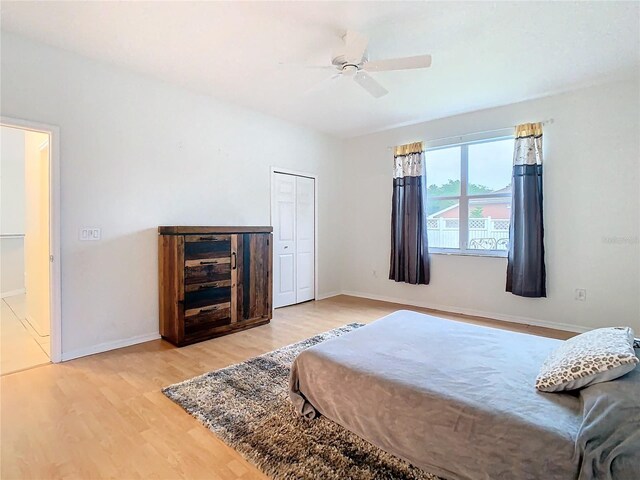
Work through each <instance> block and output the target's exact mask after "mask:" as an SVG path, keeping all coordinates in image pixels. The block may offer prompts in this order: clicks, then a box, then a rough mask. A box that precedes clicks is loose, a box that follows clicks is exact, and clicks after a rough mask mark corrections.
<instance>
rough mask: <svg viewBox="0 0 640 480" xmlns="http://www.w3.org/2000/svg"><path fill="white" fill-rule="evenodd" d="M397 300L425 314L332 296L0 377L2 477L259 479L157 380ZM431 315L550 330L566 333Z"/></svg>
mask: <svg viewBox="0 0 640 480" xmlns="http://www.w3.org/2000/svg"><path fill="white" fill-rule="evenodd" d="M400 308H406V309H410V310H416V311H423V312H426V313H430V312H428V311H426V310H425V309H420V308H414V307H405V306H400V305H397V304H391V303H385V302H378V301H372V300H364V299H358V298H353V297H345V296H339V297H334V298H330V299H327V300H321V301H318V302H308V303H305V304H301V305H296V306H292V307H287V308H282V309H278V310H276V311H275V315H274V319H273V321H272V322H271V324H269V325H265V326H262V327H258V328H255V329H252V330H247V331H244V332H240V333H235V334H232V335H228V336H226V337H221V338H217V339H213V340H209V341H207V342H203V343H199V344H196V345H191V346H188V347H184V348H180V349H178V348H174V347H173V346H171V345H170V344H168V343H166V342H164V341H160V340H158V341H153V342H147V343H144V344H140V345H136V346H133V347H128V348H123V349H120V350H115V351H111V352H107V353H102V354H99V355H93V356H91V357H85V358H81V359H78V360H73V361H70V362H66V363H63V364H57V365H46V366H41V367H37V368H34V369H31V370H27V371H23V372H18V373H14V374H11V375H6V376H3V377H2V378H1V379H0V388H1V390H0V401H1V404H0V414H1V417H0V421H1V449H2V451H1V459H0V460H1V463H2V465H1V471H0V473H1V478H2V479H3V480H10V479H27V478H29V479H55V478H73V479H83V480H88V479H97V478H116V479H136V478H188V479H255V478H260V479H264V478H266V477H265V476H264V475H262V474H261V473H260V472H259V471H258V470H257V469H256V468H254V467H253V466H251V465H250V464H248V463H247V462H246V461H245V460H244V459H243V458H242V457H241V456H240V455H239V454H238V453H236V452H235V451H234V450H233V449H231V448H229V447H227V446H226V445H225V444H224V443H222V442H221V441H220V440H218V439H217V438H216V436H215V435H213V434H212V433H211V432H210V431H209V430H207V429H206V428H205V427H203V426H202V425H200V424H199V423H198V422H197V421H196V420H195V419H193V418H192V417H191V416H189V415H188V414H187V413H185V412H184V411H183V410H182V409H181V408H180V407H178V406H177V405H175V404H174V403H173V402H171V401H170V400H168V399H167V398H166V397H165V396H164V395H163V394H162V393H161V392H160V389H161V388H162V387H164V386H166V385H170V384H172V383H175V382H179V381H181V380H185V379H188V378H191V377H193V376H195V375H199V374H202V373H204V372H208V371H211V370H215V369H218V368H222V367H225V366H227V365H230V364H233V363H237V362H240V361H243V360H245V359H247V358H249V357H252V356H255V355H259V354H262V353H264V352H267V351H270V350H273V349H276V348H279V347H282V346H284V345H287V344H290V343H293V342H296V341H299V340H302V339H304V338H307V337H309V336H312V335H314V334H316V333H319V332H323V331H326V330H329V329H331V328H334V327H338V326H341V325H344V324H346V323H350V322H363V323H368V322H371V321H373V320H376V319H377V318H380V317H382V316H384V315H386V314H388V313H391V312H393V311H395V310H398V309H400ZM431 313H432V312H431ZM439 315H440V316H444V317H446V318H452V319H457V320H462V321H466V322H471V323H477V324H483V325H489V326H494V327H499V328H505V329H509V330H516V331H523V332H528V333H533V334H536V335H544V336H549V337H555V338H562V339H564V338H568V337H570V336H572V335H573V334H571V333H568V332H563V331H559V330H551V329H546V328H539V327H529V326H526V325H519V324H512V323H503V322H496V321H491V320H485V319H479V318H473V317H461V316H456V315H446V314H439Z"/></svg>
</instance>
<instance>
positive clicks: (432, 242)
mask: <svg viewBox="0 0 640 480" xmlns="http://www.w3.org/2000/svg"><path fill="white" fill-rule="evenodd" d="M453 204H454V205H453V207H452V208H450V209H448V210H446V211H445V212H442V213H441V214H436V215H432V216H430V217H429V218H428V219H427V237H428V238H429V248H460V233H459V232H460V219H459V214H458V212H459V208H458V202H453Z"/></svg>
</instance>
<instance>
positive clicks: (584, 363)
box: [536, 327, 639, 392]
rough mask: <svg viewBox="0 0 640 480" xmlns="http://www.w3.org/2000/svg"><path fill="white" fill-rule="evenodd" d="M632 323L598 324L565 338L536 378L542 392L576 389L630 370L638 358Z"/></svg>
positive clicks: (605, 380) (615, 376) (604, 380)
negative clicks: (621, 325)
mask: <svg viewBox="0 0 640 480" xmlns="http://www.w3.org/2000/svg"><path fill="white" fill-rule="evenodd" d="M633 335H634V334H633V330H632V329H631V328H629V327H611V328H598V329H596V330H591V331H590V332H586V333H583V334H581V335H577V336H575V337H573V338H570V339H569V340H567V341H565V342H564V343H563V344H562V345H561V346H560V347H559V348H558V349H557V350H555V351H554V352H551V354H550V355H549V356H548V357H547V359H546V360H545V361H544V363H543V364H542V369H541V370H540V373H539V374H538V378H536V388H537V389H538V390H541V391H543V392H559V391H563V390H575V389H577V388H582V387H586V386H588V385H592V384H594V383H600V382H607V381H609V380H613V379H615V378H618V377H621V376H622V375H624V374H625V373H628V372H630V371H631V370H633V369H634V368H635V366H636V364H637V363H638V362H639V360H638V357H637V356H636V354H635V351H634V350H633Z"/></svg>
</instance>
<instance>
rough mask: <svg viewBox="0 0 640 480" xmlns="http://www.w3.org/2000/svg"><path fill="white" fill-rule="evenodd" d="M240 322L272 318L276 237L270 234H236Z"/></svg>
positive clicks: (237, 300) (238, 315)
mask: <svg viewBox="0 0 640 480" xmlns="http://www.w3.org/2000/svg"><path fill="white" fill-rule="evenodd" d="M236 244H237V264H234V265H236V266H237V272H236V279H237V290H236V303H237V316H236V320H235V321H236V322H244V321H248V320H255V319H259V318H271V291H272V288H271V285H272V279H271V264H272V261H273V258H272V251H271V247H272V236H271V234H270V233H245V234H238V235H236Z"/></svg>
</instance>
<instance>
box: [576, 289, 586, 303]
mask: <svg viewBox="0 0 640 480" xmlns="http://www.w3.org/2000/svg"><path fill="white" fill-rule="evenodd" d="M576 300H578V301H579V302H586V301H587V290H586V289H585V288H576Z"/></svg>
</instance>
